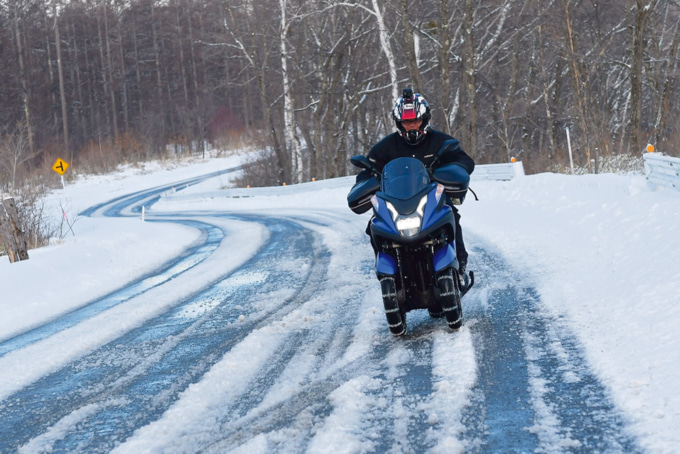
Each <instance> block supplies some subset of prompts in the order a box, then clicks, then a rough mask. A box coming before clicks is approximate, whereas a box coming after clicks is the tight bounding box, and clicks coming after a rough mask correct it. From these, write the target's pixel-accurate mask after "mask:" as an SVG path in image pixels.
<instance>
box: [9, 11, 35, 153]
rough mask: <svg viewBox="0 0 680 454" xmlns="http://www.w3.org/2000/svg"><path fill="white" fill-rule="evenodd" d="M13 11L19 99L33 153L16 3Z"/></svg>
mask: <svg viewBox="0 0 680 454" xmlns="http://www.w3.org/2000/svg"><path fill="white" fill-rule="evenodd" d="M11 9H12V11H13V13H14V20H13V23H14V36H15V39H16V47H17V55H18V57H19V79H20V80H21V100H22V102H23V108H24V109H23V110H24V118H25V120H26V126H27V127H28V143H29V147H30V149H31V154H32V153H33V150H34V147H35V146H34V143H33V127H32V126H31V106H30V104H29V101H30V99H31V96H30V90H31V88H30V84H29V83H28V76H27V75H26V69H25V67H24V50H23V46H22V44H21V33H20V32H19V29H20V27H19V12H18V11H20V10H21V8H20V7H19V5H18V4H15V5H14V7H13V8H11Z"/></svg>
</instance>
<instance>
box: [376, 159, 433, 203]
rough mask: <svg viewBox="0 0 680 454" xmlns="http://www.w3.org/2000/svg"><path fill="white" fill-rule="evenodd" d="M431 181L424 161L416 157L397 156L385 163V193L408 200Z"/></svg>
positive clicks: (383, 185) (383, 187) (383, 184)
mask: <svg viewBox="0 0 680 454" xmlns="http://www.w3.org/2000/svg"><path fill="white" fill-rule="evenodd" d="M429 183H430V175H429V174H428V173H427V169H425V166H424V165H423V163H422V162H420V161H419V160H417V159H415V158H397V159H393V160H392V161H390V162H388V163H387V164H385V167H384V168H383V171H382V188H381V190H382V191H383V192H384V193H385V195H387V196H389V197H394V198H395V199H400V200H407V199H410V198H411V197H413V196H415V195H417V194H418V193H420V192H421V191H422V190H423V189H425V188H426V187H427V185H428V184H429Z"/></svg>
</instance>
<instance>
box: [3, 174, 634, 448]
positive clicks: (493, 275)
mask: <svg viewBox="0 0 680 454" xmlns="http://www.w3.org/2000/svg"><path fill="white" fill-rule="evenodd" d="M200 181H201V180H200V179H197V180H195V181H193V180H192V182H183V183H182V184H194V183H199V182H200ZM347 181H349V180H347ZM175 186H178V185H177V184H176V185H175ZM168 188H169V186H168V187H165V188H155V189H154V190H149V191H143V192H139V193H135V194H131V195H130V196H127V197H119V198H117V199H116V200H113V201H111V202H109V203H106V204H102V205H98V206H96V207H93V208H92V209H90V210H88V211H87V212H86V213H85V214H87V215H91V216H101V215H105V216H132V215H135V216H139V213H140V211H141V207H142V206H145V207H146V208H145V209H147V210H148V209H149V208H151V207H152V205H153V204H154V202H155V201H157V200H158V199H159V197H160V194H162V193H163V191H166V190H167V189H168ZM272 208H273V210H272V211H271V212H270V211H268V210H259V211H250V212H248V211H242V212H228V211H210V210H202V209H201V207H200V204H196V209H195V210H193V211H191V212H189V211H186V210H183V211H181V212H174V213H169V212H167V211H165V212H162V213H161V212H155V211H154V210H151V211H150V213H152V215H149V216H148V218H147V219H148V220H149V221H153V222H171V223H182V224H183V225H186V226H190V227H192V228H195V229H198V230H199V231H200V232H201V235H200V237H199V239H198V240H197V241H196V242H195V243H194V244H192V245H191V246H190V247H189V248H187V249H186V250H185V251H184V252H183V253H182V254H181V255H180V256H178V257H176V258H175V259H173V260H171V261H170V262H168V263H167V264H165V265H164V266H162V267H160V268H158V269H157V270H156V271H155V272H153V273H149V274H147V275H144V276H140V277H139V279H137V280H136V281H134V282H132V283H131V284H130V285H129V286H126V287H125V288H122V289H119V290H116V291H115V292H112V293H111V294H109V295H107V296H105V297H103V298H98V299H97V300H95V301H90V302H86V303H85V304H83V305H81V306H80V307H79V308H78V309H76V310H74V311H71V312H69V313H66V314H63V315H61V316H60V317H57V318H56V319H53V320H51V321H49V322H47V323H45V324H43V325H41V326H39V327H35V328H33V329H31V330H29V331H26V332H24V333H21V334H18V335H16V336H13V337H11V338H9V339H2V340H0V365H1V366H2V367H3V368H5V370H10V369H7V368H8V367H10V368H11V367H14V368H15V369H11V370H14V371H17V372H16V373H13V374H11V376H10V375H6V376H4V377H6V378H7V383H5V384H4V385H3V386H2V388H1V389H0V399H1V400H0V421H2V423H1V424H0V452H2V453H10V452H16V451H19V452H69V453H72V452H84V453H91V452H110V451H114V452H121V453H130V452H167V453H174V452H178V453H185V452H186V453H193V452H216V453H221V452H243V453H246V452H247V453H249V454H252V453H269V452H282V453H292V452H310V453H326V452H339V453H361V452H390V453H421V452H442V453H451V452H499V453H500V452H502V453H508V452H518V453H519V452H521V453H524V452H593V451H597V452H626V453H631V452H638V451H640V449H639V448H638V446H637V444H636V442H635V440H634V439H632V438H631V437H630V436H629V435H628V431H627V429H626V427H625V424H624V418H623V417H622V416H621V414H620V413H619V411H618V410H617V409H616V408H615V407H614V405H613V404H612V401H611V400H610V398H609V397H608V395H607V393H606V390H605V388H604V387H603V386H602V384H601V383H600V382H599V381H598V379H597V378H596V377H595V375H594V374H593V373H592V372H591V371H590V370H589V369H588V367H587V365H586V362H585V359H584V355H583V353H582V348H581V347H580V346H579V344H578V342H577V341H576V339H575V337H574V336H573V335H572V333H570V331H569V328H568V326H566V324H565V323H564V322H563V321H562V320H559V319H553V318H550V317H548V316H547V315H546V313H545V311H542V310H541V304H540V301H539V299H538V296H537V292H536V291H535V289H533V288H531V287H528V286H526V285H523V283H522V282H523V280H522V279H521V277H520V275H519V273H518V272H517V271H516V270H513V268H512V264H510V263H505V262H503V261H502V260H501V259H500V258H499V255H500V254H497V253H495V252H494V247H493V245H488V244H482V243H481V242H480V241H478V240H477V239H476V238H475V237H474V233H473V232H469V233H468V234H467V243H468V248H469V249H470V250H471V263H470V266H469V268H470V269H473V270H475V272H476V277H477V283H476V285H475V288H474V289H473V290H472V291H471V292H470V293H469V294H468V295H467V296H466V297H465V298H464V301H463V307H464V315H465V325H464V326H463V328H462V329H460V330H459V331H457V332H451V331H449V330H448V329H447V328H446V326H445V323H444V322H443V321H442V320H434V319H430V318H429V317H428V315H427V312H426V311H416V312H411V313H409V314H408V325H409V334H408V335H407V336H405V337H402V338H394V337H392V336H391V335H390V334H389V332H388V330H387V327H386V323H385V320H384V315H383V313H382V308H381V298H380V292H379V285H378V283H377V281H376V280H375V278H374V275H373V271H372V258H371V252H370V246H369V244H368V242H367V239H366V238H365V237H364V236H365V235H364V234H363V229H364V226H365V222H366V218H365V217H358V216H355V215H353V214H352V213H351V212H349V210H347V212H337V210H327V211H324V210H318V209H314V210H308V209H304V208H298V209H286V208H280V207H272ZM153 213H155V214H153ZM243 232H249V234H244V233H243ZM253 232H258V233H257V234H256V235H254V234H253ZM239 254H240V255H239ZM235 256H236V257H237V258H238V265H237V266H229V267H227V266H221V264H223V263H225V261H226V260H227V258H229V259H230V260H231V261H233V260H234V257H235ZM121 320H123V321H125V323H120V321H121ZM112 324H115V325H116V326H115V327H112V326H111V325H112ZM102 332H104V334H102ZM92 333H97V335H96V336H95V335H94V334H92ZM89 339H92V340H91V341H89ZM102 339H103V340H102ZM36 355H43V356H44V358H45V364H44V365H43V366H41V367H42V368H41V367H32V368H31V369H30V371H27V372H25V373H21V367H22V366H21V365H22V362H25V360H26V358H34V357H36Z"/></svg>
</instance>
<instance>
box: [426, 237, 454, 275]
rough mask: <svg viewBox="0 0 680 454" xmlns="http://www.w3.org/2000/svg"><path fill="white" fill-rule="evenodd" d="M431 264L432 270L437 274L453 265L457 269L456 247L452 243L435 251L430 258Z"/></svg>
mask: <svg viewBox="0 0 680 454" xmlns="http://www.w3.org/2000/svg"><path fill="white" fill-rule="evenodd" d="M432 262H433V265H434V270H435V271H437V272H439V271H441V270H443V269H445V268H448V267H450V266H453V265H454V264H455V265H456V267H457V265H458V263H457V262H458V259H457V258H456V247H455V246H454V245H453V244H452V243H449V244H447V245H446V246H444V247H442V248H440V249H437V250H436V251H435V253H434V257H433V258H432Z"/></svg>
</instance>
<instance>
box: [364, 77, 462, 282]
mask: <svg viewBox="0 0 680 454" xmlns="http://www.w3.org/2000/svg"><path fill="white" fill-rule="evenodd" d="M431 117H432V114H431V113H430V105H429V104H428V103H427V101H426V100H425V98H424V97H423V96H422V95H420V94H418V93H416V94H414V93H413V89H411V88H405V89H404V91H403V94H402V96H401V97H400V98H399V99H397V102H396V104H395V105H394V109H393V110H392V118H393V119H394V122H395V123H396V126H397V129H398V130H399V131H397V132H394V133H392V134H390V135H388V136H386V137H385V138H383V139H382V140H381V141H380V142H378V143H377V144H375V145H374V146H373V148H371V150H370V151H369V152H368V159H369V160H370V161H371V162H373V164H375V166H376V167H377V169H378V171H382V168H383V166H384V165H385V164H387V163H388V162H389V161H391V160H392V159H396V158H402V157H413V158H417V159H419V160H420V161H422V162H423V164H425V167H427V168H429V167H430V164H431V163H432V161H433V160H434V158H435V154H436V153H437V151H438V150H439V149H440V148H441V147H442V144H443V143H444V142H445V141H446V140H451V139H453V140H454V141H455V144H456V145H455V147H454V148H453V150H451V151H450V152H448V153H447V154H446V155H444V156H443V157H442V158H441V159H440V160H439V161H438V166H439V165H444V164H450V163H456V164H458V165H460V166H461V167H463V168H464V169H465V170H467V172H468V173H470V174H471V173H472V171H473V170H474V169H475V162H474V161H473V160H472V158H471V157H470V156H468V155H467V153H465V152H464V151H463V149H462V148H460V145H459V142H458V140H457V139H455V138H453V137H451V136H450V135H448V134H445V133H443V132H440V131H435V130H434V129H432V128H431V127H430V124H429V123H430V118H431ZM370 177H371V172H370V171H369V170H363V171H362V172H360V173H359V175H357V178H356V182H357V183H360V182H362V181H364V180H367V179H369V178H370ZM447 201H448V204H449V205H450V206H451V208H453V213H454V218H455V219H456V255H457V258H458V264H459V268H458V273H459V278H460V279H461V283H462V282H464V279H465V277H464V276H465V268H466V266H467V259H468V253H467V251H466V250H465V244H464V243H463V232H462V230H461V228H460V214H459V213H458V210H457V209H456V207H454V206H453V204H452V203H450V200H449V199H447ZM366 233H368V234H369V235H370V230H368V229H367V230H366ZM371 244H372V245H373V248H374V249H375V247H376V246H375V244H373V241H371Z"/></svg>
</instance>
